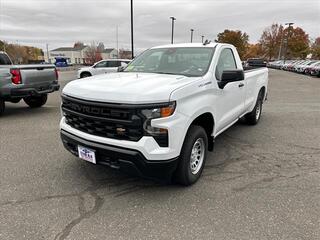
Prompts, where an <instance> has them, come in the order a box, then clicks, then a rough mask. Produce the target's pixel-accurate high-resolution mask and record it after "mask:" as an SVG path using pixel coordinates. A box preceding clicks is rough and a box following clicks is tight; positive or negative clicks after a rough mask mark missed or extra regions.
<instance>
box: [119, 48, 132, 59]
mask: <svg viewBox="0 0 320 240" xmlns="http://www.w3.org/2000/svg"><path fill="white" fill-rule="evenodd" d="M119 58H122V59H131V58H132V52H131V51H130V50H124V49H121V50H120V51H119Z"/></svg>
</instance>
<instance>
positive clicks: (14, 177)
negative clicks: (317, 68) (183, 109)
mask: <svg viewBox="0 0 320 240" xmlns="http://www.w3.org/2000/svg"><path fill="white" fill-rule="evenodd" d="M73 78H75V72H62V73H61V74H60V83H61V85H62V86H63V85H64V84H66V83H67V82H68V81H69V80H71V79H73ZM59 96H60V95H59V93H54V94H51V95H50V97H49V101H48V104H47V105H45V106H44V107H43V108H41V109H29V108H28V107H27V105H25V104H24V103H23V102H20V103H19V104H7V109H6V112H5V115H4V116H3V117H1V118H0V148H1V154H0V163H1V167H0V239H2V240H4V239H15V240H18V239H32V240H35V239H46V240H47V239H77V240H80V239H259V240H262V239H286V240H288V239H308V240H309V239H320V78H312V77H308V76H304V75H298V74H294V73H289V72H284V71H277V70H270V81H269V95H268V98H269V99H268V101H267V103H266V104H265V105H264V111H263V115H262V118H261V121H260V123H259V124H258V125H256V126H254V127H252V126H247V125H244V124H241V123H239V124H236V125H235V126H233V127H231V128H230V129H229V130H227V131H226V132H225V133H223V134H222V135H220V136H219V137H218V138H217V140H216V145H215V151H214V153H211V154H210V155H209V159H208V161H207V165H206V167H205V170H204V173H203V176H202V178H201V179H200V180H199V181H198V182H197V183H196V184H195V185H193V186H191V187H181V186H176V185H171V186H164V185H160V184H158V183H154V182H152V181H148V180H143V179H139V178H133V177H130V176H127V175H124V174H122V173H120V172H118V171H115V170H111V169H109V168H107V167H103V166H96V165H92V164H89V163H86V162H83V161H81V160H79V159H77V158H75V157H73V156H72V155H71V154H70V153H69V152H67V151H65V150H64V148H63V146H62V144H61V141H60V137H59V119H60V110H59V106H60V97H59Z"/></svg>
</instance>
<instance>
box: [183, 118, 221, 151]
mask: <svg viewBox="0 0 320 240" xmlns="http://www.w3.org/2000/svg"><path fill="white" fill-rule="evenodd" d="M192 125H197V126H200V127H203V128H204V130H205V131H206V133H207V136H208V150H209V151H213V142H214V137H213V136H212V134H213V132H214V126H215V120H214V116H213V114H212V113H211V112H204V113H201V114H199V115H198V116H197V117H195V118H194V119H193V121H192V122H191V124H190V125H189V127H188V130H189V128H190V127H191V126H192Z"/></svg>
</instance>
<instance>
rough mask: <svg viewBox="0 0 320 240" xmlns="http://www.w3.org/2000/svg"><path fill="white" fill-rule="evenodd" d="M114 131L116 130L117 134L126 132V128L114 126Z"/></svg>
mask: <svg viewBox="0 0 320 240" xmlns="http://www.w3.org/2000/svg"><path fill="white" fill-rule="evenodd" d="M116 131H117V133H118V134H119V135H122V134H124V133H125V132H126V129H124V128H116Z"/></svg>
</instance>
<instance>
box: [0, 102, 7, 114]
mask: <svg viewBox="0 0 320 240" xmlns="http://www.w3.org/2000/svg"><path fill="white" fill-rule="evenodd" d="M5 108H6V104H5V102H4V100H2V99H0V116H1V115H2V114H3V113H4V109H5Z"/></svg>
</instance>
